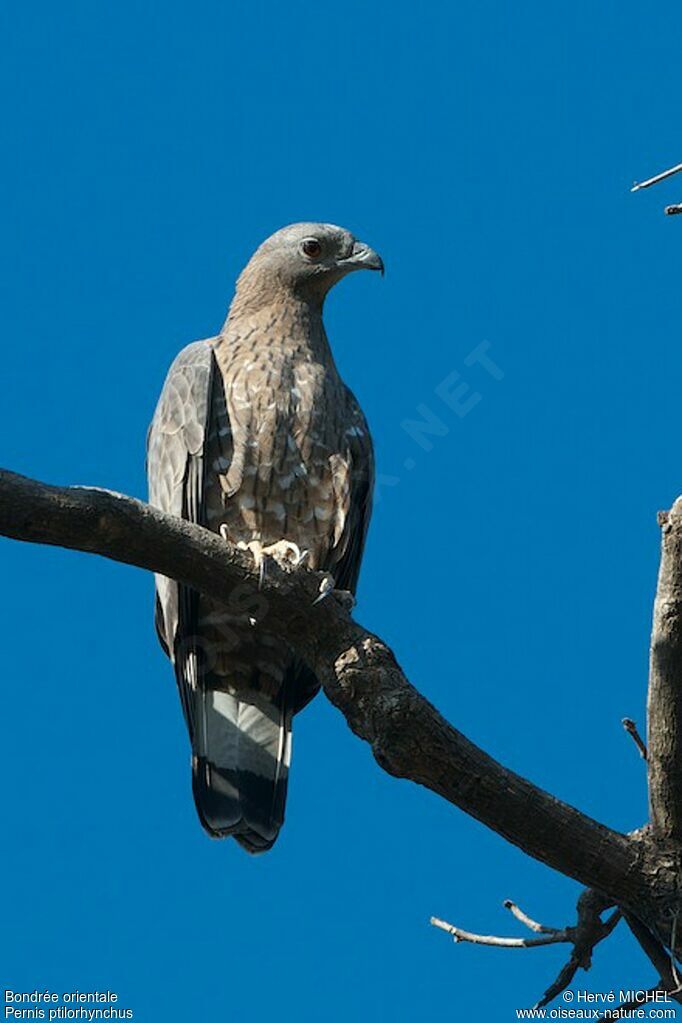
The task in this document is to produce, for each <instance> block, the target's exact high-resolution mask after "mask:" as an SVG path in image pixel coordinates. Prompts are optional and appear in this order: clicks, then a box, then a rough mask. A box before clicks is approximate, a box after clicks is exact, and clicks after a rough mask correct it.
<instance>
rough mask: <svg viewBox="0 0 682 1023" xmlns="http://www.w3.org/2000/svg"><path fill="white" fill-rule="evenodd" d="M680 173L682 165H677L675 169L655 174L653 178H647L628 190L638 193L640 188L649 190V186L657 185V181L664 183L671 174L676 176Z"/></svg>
mask: <svg viewBox="0 0 682 1023" xmlns="http://www.w3.org/2000/svg"><path fill="white" fill-rule="evenodd" d="M680 171H682V163H678V164H677V166H676V167H671V168H670V170H666V171H663V172H662V173H661V174H656V175H655V176H654V177H653V178H647V180H646V181H640V182H639V183H638V184H635V185H633V186H632V188H631V189H630V191H631V192H639V191H640V189H642V188H649V187H650V186H651V185H657V184H658V182H659V181H665V179H666V178H671V177H672V176H673V174H678V173H679V172H680Z"/></svg>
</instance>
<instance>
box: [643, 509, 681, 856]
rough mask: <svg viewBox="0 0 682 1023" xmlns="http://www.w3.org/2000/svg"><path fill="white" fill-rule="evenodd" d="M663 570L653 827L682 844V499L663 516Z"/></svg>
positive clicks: (657, 627) (651, 717) (653, 726)
mask: <svg viewBox="0 0 682 1023" xmlns="http://www.w3.org/2000/svg"><path fill="white" fill-rule="evenodd" d="M659 522H660V525H661V530H662V544H661V567H660V571H659V575H658V589H657V592H656V602H655V604H654V620H653V629H652V635H651V659H650V673H649V697H648V711H647V719H648V725H647V727H648V738H647V747H648V756H647V763H648V774H649V806H650V812H651V824H652V828H653V832H654V836H655V837H656V838H657V839H663V840H665V839H672V840H674V841H676V842H680V840H682V498H678V499H677V501H676V502H675V504H674V505H673V507H672V508H671V510H670V512H667V513H661V515H660V516H659Z"/></svg>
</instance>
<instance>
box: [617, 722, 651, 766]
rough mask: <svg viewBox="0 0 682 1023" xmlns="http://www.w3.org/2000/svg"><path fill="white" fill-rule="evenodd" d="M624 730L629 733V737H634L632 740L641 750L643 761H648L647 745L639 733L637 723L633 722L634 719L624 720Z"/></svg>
mask: <svg viewBox="0 0 682 1023" xmlns="http://www.w3.org/2000/svg"><path fill="white" fill-rule="evenodd" d="M623 728H624V729H625V731H626V732H627V733H628V735H631V736H632V740H633V742H634V744H635V746H636V747H637V749H638V750H639V752H640V754H641V757H642V760H646V759H647V756H648V753H647V748H646V743H645V742H644V739H643V738H642V736H641V735H640V734H639V732H638V731H637V725H636V723H635V722H634V721H633V720H632V718H623Z"/></svg>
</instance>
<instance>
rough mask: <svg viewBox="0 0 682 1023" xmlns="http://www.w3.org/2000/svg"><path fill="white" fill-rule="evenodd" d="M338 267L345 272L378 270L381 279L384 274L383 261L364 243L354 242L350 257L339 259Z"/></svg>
mask: <svg viewBox="0 0 682 1023" xmlns="http://www.w3.org/2000/svg"><path fill="white" fill-rule="evenodd" d="M339 265H340V266H342V267H344V268H345V269H347V270H380V271H381V275H382V277H383V274H384V261H383V259H382V258H381V256H380V255H379V253H378V252H375V251H374V249H370V247H369V245H365V243H364V242H354V243H353V248H352V249H351V254H350V256H347V257H346V258H345V259H340V260H339Z"/></svg>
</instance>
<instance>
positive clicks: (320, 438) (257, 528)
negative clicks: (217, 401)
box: [209, 347, 344, 567]
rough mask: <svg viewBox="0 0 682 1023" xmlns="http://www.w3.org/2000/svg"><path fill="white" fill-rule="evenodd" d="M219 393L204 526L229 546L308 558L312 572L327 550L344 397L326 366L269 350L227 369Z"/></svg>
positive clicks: (303, 355) (294, 353)
mask: <svg viewBox="0 0 682 1023" xmlns="http://www.w3.org/2000/svg"><path fill="white" fill-rule="evenodd" d="M221 384H222V392H223V409H222V410H221V409H220V408H218V409H217V415H215V416H214V424H213V431H212V432H213V433H215V434H216V435H217V436H216V437H215V438H214V439H213V440H212V442H211V443H210V447H211V449H212V450H211V452H210V455H209V471H210V472H212V473H213V474H214V485H213V487H211V490H212V491H214V495H213V500H212V501H211V502H209V507H210V508H211V509H212V516H211V517H210V519H209V525H210V526H211V528H213V529H219V528H220V527H221V526H223V525H224V526H226V527H227V531H228V535H229V536H230V538H231V539H232V540H233V541H234V542H235V543H237V542H239V541H244V542H247V543H248V542H249V541H250V540H253V539H257V540H260V541H261V542H262V543H263V544H266V545H267V544H271V543H276V542H277V541H278V540H281V539H287V540H291V541H293V542H295V543H296V544H298V546H299V547H300V548H301V549H302V550H303V549H305V550H307V551H308V552H309V553H308V561H309V564H310V565H311V567H317V566H320V565H323V564H324V562H325V557H326V554H327V553H328V551H329V550H330V548H331V546H332V544H333V537H334V531H335V519H336V505H337V500H336V497H337V495H336V492H335V485H334V481H335V466H336V465H337V464H338V460H339V459H340V458H341V459H342V458H343V447H344V443H343V442H344V435H343V426H344V424H343V408H344V400H343V387H342V384H341V381H340V380H339V377H338V374H337V373H336V370H335V368H334V367H333V364H332V365H331V366H330V365H327V364H325V363H323V362H321V361H319V360H316V359H314V358H310V357H309V356H307V353H300V352H297V351H296V350H293V351H281V350H279V351H278V350H277V349H276V348H272V347H271V348H269V349H268V350H267V351H266V352H260V351H259V352H253V351H252V352H245V353H243V355H242V357H241V358H235V359H233V360H232V362H231V364H230V365H229V366H228V367H225V369H224V370H223V372H222V376H221ZM221 411H222V415H221ZM221 429H222V438H221V436H220V433H221ZM228 438H229V444H228V443H226V441H227V440H228ZM221 440H222V444H221V443H216V441H218V442H220V441H221ZM337 475H338V473H337ZM225 480H227V485H226V483H225Z"/></svg>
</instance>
